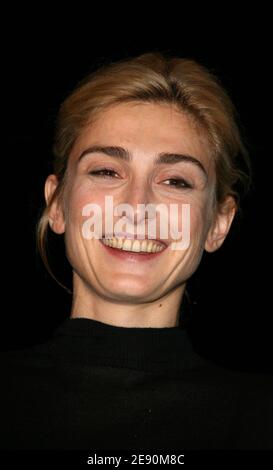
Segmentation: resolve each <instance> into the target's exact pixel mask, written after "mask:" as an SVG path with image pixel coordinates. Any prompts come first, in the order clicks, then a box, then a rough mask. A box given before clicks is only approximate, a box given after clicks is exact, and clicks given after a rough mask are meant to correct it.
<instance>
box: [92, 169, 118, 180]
mask: <svg viewBox="0 0 273 470" xmlns="http://www.w3.org/2000/svg"><path fill="white" fill-rule="evenodd" d="M106 173H108V174H106ZM114 174H116V175H117V172H116V171H114V170H112V169H111V168H101V169H99V170H94V171H90V172H89V175H93V176H98V177H100V178H115V176H113V175H114Z"/></svg>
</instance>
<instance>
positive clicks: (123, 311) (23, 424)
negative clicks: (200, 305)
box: [1, 53, 273, 450]
mask: <svg viewBox="0 0 273 470" xmlns="http://www.w3.org/2000/svg"><path fill="white" fill-rule="evenodd" d="M54 154H55V162H54V174H51V175H49V176H48V178H47V180H46V183H45V199H46V208H45V210H44V212H43V215H42V217H41V219H40V221H39V224H38V231H37V233H38V245H39V249H40V253H41V256H42V258H43V260H44V262H45V265H46V266H47V268H48V269H49V270H50V271H51V268H50V266H49V263H48V260H47V254H46V253H47V248H46V236H47V231H48V229H49V227H50V230H51V231H53V232H54V233H55V234H60V235H62V234H63V235H64V241H65V249H66V255H67V258H68V260H69V263H70V265H71V268H72V273H73V301H72V309H71V314H70V318H69V319H67V320H66V321H65V322H64V323H63V324H62V325H61V326H60V327H59V329H58V330H57V331H56V332H55V334H54V336H53V338H52V339H51V340H49V341H48V342H46V343H44V344H43V345H38V346H36V347H35V348H31V349H29V350H25V351H24V352H23V351H21V352H20V355H18V353H8V354H6V355H5V356H4V357H3V360H2V363H3V366H2V371H3V374H4V377H5V378H4V381H3V383H4V387H3V388H4V390H3V393H4V399H2V400H1V402H2V405H3V404H4V410H3V412H2V416H4V418H3V420H2V430H3V436H1V442H2V446H3V447H4V448H30V449H33V448H43V449H53V448H62V449H71V448H72V449H87V448H91V447H92V448H97V449H139V450H143V449H152V448H154V449H169V448H180V449H219V448H225V449H230V448H248V449H251V448H255V449H261V448H272V447H273V438H272V436H273V426H272V396H273V394H272V391H273V385H272V380H271V377H269V376H265V375H258V374H257V375H254V374H249V373H239V372H234V371H230V370H226V369H224V368H221V367H219V366H216V365H214V364H212V363H211V362H209V361H208V360H205V359H204V358H202V357H201V356H199V355H198V354H197V353H196V352H195V351H194V348H193V346H192V344H191V341H190V339H189V337H188V334H187V329H186V328H185V327H184V326H183V321H182V322H181V321H180V320H181V318H180V311H181V315H182V320H183V304H182V301H183V299H184V296H185V288H186V284H187V281H188V280H189V278H190V277H191V276H192V274H193V273H194V272H195V271H196V269H197V267H198V265H199V263H200V261H201V258H202V254H203V252H204V250H206V251H207V252H213V251H215V250H217V249H219V248H220V246H221V245H222V243H223V242H224V240H225V238H226V236H227V234H228V232H229V229H230V226H231V224H232V221H233V219H234V217H235V214H236V212H237V211H238V209H239V196H240V194H239V189H242V188H243V187H246V186H247V183H248V175H247V173H246V172H244V171H242V168H243V167H245V168H247V167H249V161H248V156H247V152H246V150H245V147H244V144H243V142H242V139H241V136H240V132H239V129H238V126H237V124H236V120H235V111H234V107H233V105H232V103H231V101H230V99H229V97H228V95H227V94H226V92H225V91H224V90H223V89H222V87H221V86H220V84H219V83H218V82H217V80H216V78H215V77H214V76H213V75H212V74H210V73H209V71H208V70H206V69H205V68H204V67H202V66H201V65H199V64H197V63H196V62H194V61H191V60H186V59H180V58H169V57H165V56H163V55H162V54H160V53H149V54H145V55H142V56H140V57H136V58H133V59H130V60H126V61H120V62H117V63H113V64H109V65H108V66H105V67H102V68H101V69H99V70H98V71H97V72H95V73H93V74H92V75H91V76H89V77H87V78H86V79H85V80H84V81H83V82H81V83H80V84H79V86H78V87H77V88H76V89H75V90H74V92H73V93H72V94H71V95H70V96H69V97H68V98H67V99H66V100H65V101H64V103H63V104H62V106H61V108H60V112H59V116H58V123H57V129H56V137H55V145H54ZM143 207H144V208H145V207H146V208H147V210H143ZM158 209H159V210H158ZM172 210H173V211H172ZM149 224H150V225H149ZM162 227H163V229H162V230H161V228H162ZM52 275H53V276H54V274H53V273H52ZM181 304H182V309H181V308H180V307H181ZM53 305H54V303H53Z"/></svg>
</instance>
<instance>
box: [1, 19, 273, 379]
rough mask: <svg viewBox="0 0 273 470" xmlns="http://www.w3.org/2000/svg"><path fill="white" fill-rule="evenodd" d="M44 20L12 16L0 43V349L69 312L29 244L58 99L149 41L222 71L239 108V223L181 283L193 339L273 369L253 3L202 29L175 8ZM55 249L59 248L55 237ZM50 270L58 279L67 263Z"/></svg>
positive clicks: (209, 350)
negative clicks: (242, 151)
mask: <svg viewBox="0 0 273 470" xmlns="http://www.w3.org/2000/svg"><path fill="white" fill-rule="evenodd" d="M83 13H84V12H83ZM26 16H27V15H26V13H25V17H26ZM83 16H84V15H83ZM129 16H130V15H129ZM53 17H54V14H53V13H52V17H51V21H49V22H45V25H44V26H42V25H41V18H42V12H40V13H39V15H37V16H36V17H35V20H33V21H29V22H27V23H26V22H25V21H22V23H20V21H19V20H20V15H19V14H17V19H18V24H16V25H14V23H13V22H11V23H10V26H11V25H13V28H11V27H10V28H9V36H8V37H6V38H4V39H3V41H2V46H3V52H4V53H3V56H2V61H3V72H2V78H3V80H4V84H3V85H2V118H3V123H4V124H3V127H2V129H3V134H2V139H3V141H2V144H3V145H2V149H3V153H2V178H1V181H2V191H3V195H2V207H1V209H2V211H1V214H2V235H3V238H4V240H3V242H2V250H3V253H2V281H1V283H2V319H1V323H2V328H1V348H2V349H8V348H20V347H24V346H27V345H30V344H34V343H37V342H41V341H43V340H44V339H46V338H47V337H48V336H49V335H50V333H51V331H53V330H54V328H55V327H56V326H57V325H58V324H59V323H60V322H61V321H62V320H63V319H64V318H67V317H68V316H69V312H70V303H71V297H70V296H69V295H68V294H67V293H66V292H65V291H64V290H62V289H61V288H60V287H59V286H58V285H57V284H55V282H54V281H53V280H51V279H50V277H49V276H48V275H47V274H46V272H45V270H44V268H43V266H42V264H41V262H40V261H39V258H38V256H37V254H36V248H35V224H36V221H37V218H38V215H39V212H40V210H41V207H42V205H43V185H44V180H45V178H46V176H47V174H48V173H49V172H51V163H50V162H51V158H52V153H51V146H52V139H53V129H54V120H55V117H56V113H57V110H58V107H59V105H60V103H61V102H62V100H63V99H64V98H65V97H66V96H67V94H68V93H69V92H70V91H72V89H73V87H74V86H75V85H76V84H77V82H78V81H79V80H80V79H81V78H83V77H84V76H85V75H86V74H87V73H89V72H91V71H92V70H94V69H96V68H97V66H99V65H100V64H102V63H105V62H107V61H113V60H116V59H121V58H126V57H130V56H134V55H138V54H141V53H144V52H148V51H154V50H159V51H162V52H167V53H170V54H172V55H178V56H180V57H188V58H193V59H195V60H197V61H199V62H200V63H202V64H203V65H205V66H207V67H208V68H210V69H211V70H212V71H213V72H215V73H216V75H217V76H218V77H219V78H220V80H221V82H222V84H223V85H224V87H225V88H226V89H227V90H228V92H229V94H230V96H231V98H232V99H233V101H234V102H235V104H236V107H237V109H238V112H239V115H240V118H241V122H242V125H243V129H244V134H245V138H246V140H247V145H248V148H249V151H250V156H251V160H252V165H253V170H254V188H253V190H252V193H251V194H250V195H249V196H248V198H247V199H246V200H245V202H244V204H243V218H242V221H241V225H240V226H235V227H234V229H233V231H232V233H231V234H230V235H229V236H228V239H227V240H226V242H225V244H224V246H223V247H222V248H221V249H220V250H219V251H218V252H216V253H214V254H210V255H205V256H204V258H203V261H202V264H201V266H200V268H199V269H198V272H197V273H196V275H195V276H194V279H193V280H192V283H191V285H190V286H189V290H190V292H191V295H192V299H193V301H194V302H195V304H194V308H193V312H192V320H191V322H192V323H191V325H192V326H191V334H192V337H193V340H194V341H195V343H196V347H198V348H199V349H200V351H201V352H202V353H203V354H204V355H207V356H208V357H210V358H212V359H213V360H215V361H218V362H220V363H224V364H226V365H228V366H232V367H237V368H239V369H240V368H247V369H250V370H261V371H262V370H272V366H271V364H272V352H273V347H272V308H271V302H270V300H271V298H270V297H271V291H272V287H271V264H270V261H269V257H270V255H271V230H272V229H271V207H270V206H271V204H270V203H271V191H272V176H271V175H272V170H271V168H272V165H271V160H272V151H271V148H272V145H271V135H272V130H271V127H272V116H271V114H272V107H271V104H270V103H271V96H270V95H271V87H272V72H271V61H272V57H271V56H272V47H271V45H270V43H271V38H270V34H269V33H268V29H267V26H266V24H265V22H264V21H265V17H263V18H260V17H259V16H258V15H257V16H256V17H255V12H254V16H253V18H252V22H250V21H249V18H248V17H247V14H246V16H245V18H244V20H243V22H240V21H237V22H236V21H235V19H234V18H236V13H234V16H233V18H232V19H231V20H230V21H228V20H227V22H226V24H225V25H224V24H222V15H221V14H219V17H218V19H217V21H215V22H212V24H208V23H205V24H203V28H200V26H199V25H197V24H196V22H195V18H194V17H190V18H187V17H186V15H184V16H183V14H181V18H180V20H178V21H177V22H176V23H175V24H172V21H174V20H175V17H176V14H175V12H173V13H172V15H170V19H169V18H166V19H165V22H164V20H162V21H161V23H160V25H159V24H158V25H157V23H156V21H155V18H154V21H153V28H151V24H152V23H151V22H150V23H149V22H148V21H147V22H146V21H145V20H144V15H143V16H142V17H140V19H139V20H138V18H137V15H136V16H134V12H133V11H132V17H131V18H134V20H135V24H134V25H133V24H131V23H130V22H128V21H127V22H123V21H120V23H119V24H115V23H113V22H112V23H111V24H110V25H109V24H108V23H107V22H105V21H102V18H101V17H98V16H97V15H96V14H93V15H91V16H90V18H89V22H88V18H87V21H86V24H85V26H84V27H83V26H82V27H81V24H79V22H78V21H77V19H76V18H75V19H74V23H73V20H72V21H71V22H69V24H67V23H66V18H65V16H63V17H62V18H61V20H60V23H59V24H58V22H57V21H56V22H55V24H54V34H53V25H52V22H53ZM107 18H108V21H109V23H110V20H109V15H108V16H107ZM176 20H177V18H176ZM186 23H189V24H190V26H191V27H188V29H187V31H186V30H185V24H186ZM189 24H188V26H189ZM18 25H19V26H20V27H19V26H18ZM60 25H61V26H62V27H61V28H60ZM76 25H77V28H75V26H76ZM121 25H122V26H121ZM216 26H217V27H216ZM144 32H145V34H144ZM4 144H7V149H6V150H4V147H6V146H5V145H4ZM55 249H56V251H58V250H59V249H61V246H60V245H59V244H58V241H57V242H56V243H55ZM58 270H59V274H60V276H64V277H63V279H64V278H65V274H64V272H65V264H64V265H63V263H61V264H60V263H59V267H58Z"/></svg>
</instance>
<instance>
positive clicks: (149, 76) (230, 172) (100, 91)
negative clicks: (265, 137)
mask: <svg viewBox="0 0 273 470" xmlns="http://www.w3.org/2000/svg"><path fill="white" fill-rule="evenodd" d="M130 101H144V102H151V103H169V104H174V105H176V106H177V107H178V108H179V109H181V111H183V112H186V113H187V114H189V115H190V116H191V117H192V118H193V119H194V120H195V122H196V123H197V124H198V125H199V126H200V127H201V128H202V129H203V130H204V131H205V133H206V136H207V138H208V140H209V142H210V144H211V147H212V150H213V158H214V162H215V172H216V191H215V201H216V203H217V205H218V208H220V207H221V204H222V203H223V202H224V201H225V199H226V197H227V196H229V195H230V196H233V197H234V199H235V200H236V203H237V207H238V208H239V202H240V194H243V193H244V192H246V191H247V189H248V187H249V184H250V163H249V157H248V152H247V150H246V147H245V145H244V143H243V140H242V137H241V132H240V130H239V125H238V123H237V122H238V116H237V112H236V109H235V107H234V105H233V103H232V101H231V99H230V98H229V96H228V94H227V92H226V91H225V90H224V89H223V87H222V86H221V84H220V83H219V81H218V79H217V78H216V77H215V76H214V75H213V74H212V73H211V72H210V71H209V70H207V69H206V68H205V67H204V66H202V65H200V64H198V63H197V62H195V61H194V60H190V59H183V58H177V57H168V56H167V55H163V54H162V53H160V52H151V53H146V54H143V55H141V56H138V57H135V58H131V59H127V60H122V61H118V62H115V63H110V64H107V65H104V66H102V67H100V68H99V69H98V70H97V71H96V72H93V73H92V74H90V75H89V76H87V77H86V78H85V79H84V80H82V81H81V82H80V83H79V84H78V86H77V87H76V88H75V90H74V91H73V92H72V94H70V96H68V97H67V99H66V100H65V101H64V102H63V104H62V105H61V107H60V110H59V114H58V117H57V125H56V132H55V140H54V147H53V153H54V161H53V171H54V173H55V175H56V176H57V178H58V181H59V184H58V187H57V189H56V191H55V193H54V194H53V197H52V198H51V200H50V201H49V202H48V205H47V207H46V208H45V209H44V210H43V213H42V215H41V217H40V219H39V221H38V224H37V246H38V250H39V252H40V255H41V258H42V260H43V262H44V264H45V266H46V268H47V270H48V271H49V273H50V274H51V275H52V276H53V277H54V279H55V280H56V281H57V282H58V283H59V281H58V280H57V279H56V277H55V276H54V274H53V273H52V271H51V268H50V266H49V263H48V258H47V230H48V216H49V211H50V207H51V204H52V203H53V201H54V200H56V198H60V197H61V196H62V193H63V189H64V187H65V183H66V169H67V162H68V158H69V155H70V153H71V150H72V148H73V146H74V144H75V142H76V140H77V138H78V137H79V136H80V135H81V133H82V131H83V130H84V128H85V127H86V126H87V125H90V123H92V119H94V118H95V116H96V115H97V114H98V113H99V112H100V111H102V110H104V109H106V108H107V107H108V106H110V105H113V104H118V103H126V102H130ZM59 284H60V283H59ZM61 285H62V284H61ZM62 286H63V285H62ZM63 287H64V286H63Z"/></svg>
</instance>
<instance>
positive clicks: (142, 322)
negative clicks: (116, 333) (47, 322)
mask: <svg viewBox="0 0 273 470" xmlns="http://www.w3.org/2000/svg"><path fill="white" fill-rule="evenodd" d="M184 290H185V285H182V286H179V288H176V289H174V290H173V291H172V292H168V294H167V295H166V296H162V297H161V298H158V299H155V300H150V301H147V302H139V303H137V301H136V302H135V303H133V301H131V302H130V301H129V300H128V299H126V300H123V301H121V300H120V299H114V298H113V299H112V298H110V296H109V297H106V296H103V295H100V294H99V293H98V292H95V291H94V290H93V289H92V287H91V286H90V285H87V284H86V283H84V282H83V280H82V279H80V278H79V276H78V275H77V274H74V276H73V302H72V310H71V318H90V319H93V320H97V321H100V322H102V323H106V324H109V325H115V326H121V327H127V328H149V327H150V328H172V327H175V326H178V322H179V311H180V305H181V301H182V297H183V294H184Z"/></svg>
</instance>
